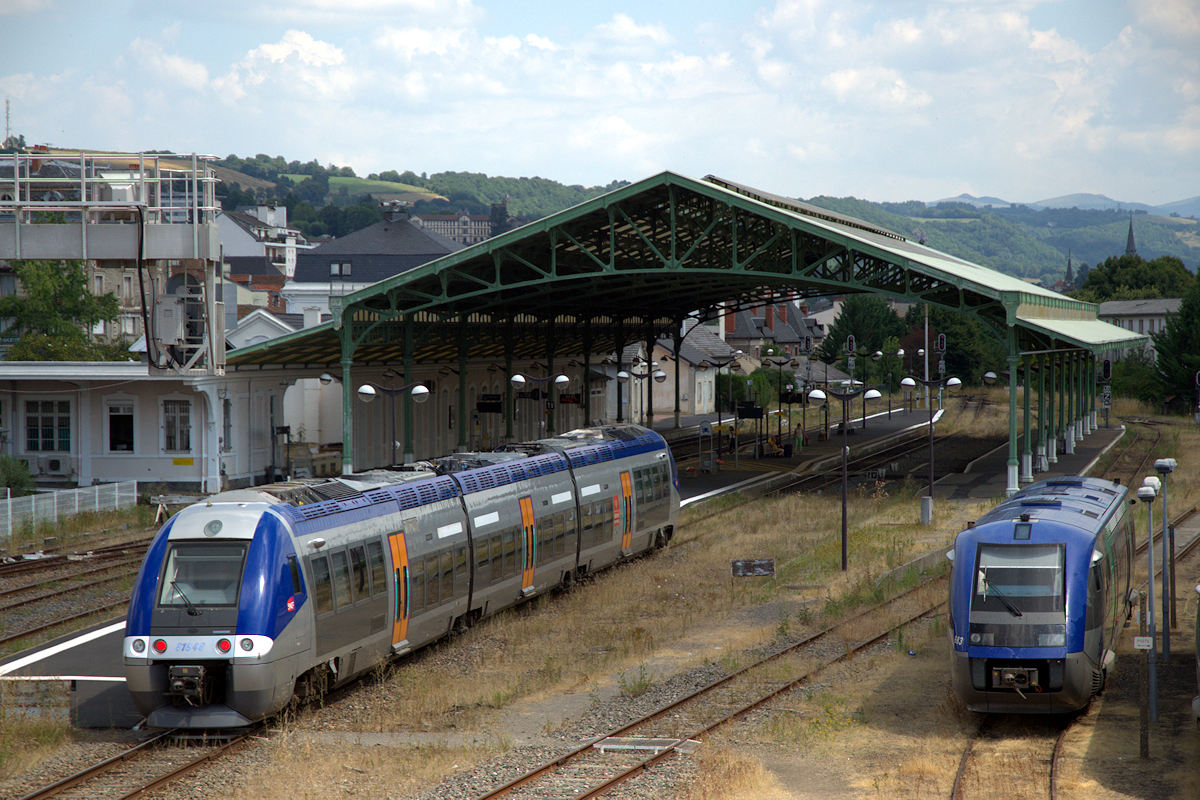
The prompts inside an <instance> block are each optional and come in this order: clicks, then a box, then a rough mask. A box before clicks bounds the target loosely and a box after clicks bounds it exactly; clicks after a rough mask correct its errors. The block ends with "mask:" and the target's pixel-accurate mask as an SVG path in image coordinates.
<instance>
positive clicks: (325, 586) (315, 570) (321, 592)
mask: <svg viewBox="0 0 1200 800" xmlns="http://www.w3.org/2000/svg"><path fill="white" fill-rule="evenodd" d="M308 565H309V567H311V568H312V574H313V581H314V582H315V583H316V588H315V590H314V592H313V595H314V598H315V600H316V602H317V613H318V614H325V613H328V612H330V611H333V582H332V581H331V580H330V576H329V559H328V558H326V557H325V556H317V557H316V558H313V559H311V560H309V562H308Z"/></svg>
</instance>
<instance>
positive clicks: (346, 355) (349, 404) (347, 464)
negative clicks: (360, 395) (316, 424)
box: [338, 323, 354, 475]
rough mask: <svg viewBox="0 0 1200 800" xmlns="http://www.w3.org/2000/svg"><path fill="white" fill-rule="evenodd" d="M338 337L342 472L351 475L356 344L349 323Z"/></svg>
mask: <svg viewBox="0 0 1200 800" xmlns="http://www.w3.org/2000/svg"><path fill="white" fill-rule="evenodd" d="M338 338H339V339H340V340H341V343H342V474H343V475H349V474H351V473H352V472H354V384H353V383H352V382H351V379H350V367H351V366H352V365H353V364H354V356H353V354H354V345H353V344H352V343H351V340H350V326H349V325H346V324H345V323H343V324H342V328H341V330H339V331H338Z"/></svg>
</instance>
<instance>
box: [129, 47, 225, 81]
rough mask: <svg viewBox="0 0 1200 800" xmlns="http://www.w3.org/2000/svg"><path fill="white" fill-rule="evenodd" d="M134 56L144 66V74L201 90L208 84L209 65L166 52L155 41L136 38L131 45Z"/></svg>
mask: <svg viewBox="0 0 1200 800" xmlns="http://www.w3.org/2000/svg"><path fill="white" fill-rule="evenodd" d="M129 49H130V51H132V53H133V57H134V59H135V60H136V61H138V63H139V64H140V65H141V66H142V69H143V70H144V72H143V73H142V74H143V75H145V76H147V77H152V78H153V82H154V83H157V82H159V81H160V80H161V81H165V82H166V83H167V84H174V85H176V86H183V87H185V88H188V89H192V90H193V91H200V90H202V89H204V88H205V87H206V86H207V85H208V67H206V66H204V64H202V63H200V62H199V61H193V60H192V59H189V58H184V57H183V56H178V55H173V54H171V53H167V52H165V51H164V50H163V49H162V47H161V46H160V45H159V44H158V43H157V42H155V41H151V40H148V39H135V40H134V41H133V43H132V44H130V46H129Z"/></svg>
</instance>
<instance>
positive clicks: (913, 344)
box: [901, 305, 1008, 383]
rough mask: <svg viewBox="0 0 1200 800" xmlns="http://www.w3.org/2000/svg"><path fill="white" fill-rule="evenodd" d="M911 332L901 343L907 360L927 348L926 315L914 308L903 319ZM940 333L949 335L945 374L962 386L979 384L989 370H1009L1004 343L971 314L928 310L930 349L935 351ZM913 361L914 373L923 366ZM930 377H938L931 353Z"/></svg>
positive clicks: (947, 310) (943, 309)
mask: <svg viewBox="0 0 1200 800" xmlns="http://www.w3.org/2000/svg"><path fill="white" fill-rule="evenodd" d="M904 322H905V325H906V326H907V327H908V333H907V334H906V335H905V336H904V338H903V340H902V341H901V344H902V346H903V347H904V349H905V351H906V352H907V356H906V359H907V358H912V359H915V358H916V354H917V350H918V349H919V348H922V347H924V346H925V312H924V309H923V306H920V305H915V306H913V307H912V308H910V309H909V311H908V315H907V316H906V317H905V318H904ZM939 333H944V334H946V355H945V359H946V374H947V375H948V376H954V377H956V378H958V379H959V380H961V381H962V382H963V383H979V382H980V381H981V380H982V379H983V373H985V372H987V371H988V370H993V371H996V372H999V371H1000V370H1002V369H1006V368H1007V366H1006V365H1007V363H1008V362H1007V356H1006V350H1005V347H1004V343H1003V342H1002V341H1001V340H1000V338H999V337H997V336H996V334H995V333H993V332H992V331H990V330H989V329H987V328H985V327H984V325H983V323H982V322H980V321H979V320H977V319H975V318H974V317H972V316H970V315H969V314H964V313H962V312H960V311H951V310H950V309H946V308H939V307H937V306H930V308H929V348H930V350H932V349H933V346H934V342H935V341H936V339H937V335H938V334H939ZM917 363H918V362H917V361H916V360H913V361H912V364H913V368H914V371H916V372H918V373H920V372H921V369H922V368H921V367H920V366H917ZM929 365H930V367H929V372H930V377H935V376H936V374H937V356H936V354H935V353H932V352H931V353H930V354H929Z"/></svg>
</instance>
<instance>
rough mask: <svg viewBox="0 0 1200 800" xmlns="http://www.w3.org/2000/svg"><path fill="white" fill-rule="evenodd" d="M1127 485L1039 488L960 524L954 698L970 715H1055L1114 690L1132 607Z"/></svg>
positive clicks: (1041, 484) (1086, 481)
mask: <svg viewBox="0 0 1200 800" xmlns="http://www.w3.org/2000/svg"><path fill="white" fill-rule="evenodd" d="M1127 496H1128V490H1127V489H1126V488H1125V487H1124V486H1121V485H1120V484H1119V483H1113V482H1111V481H1107V480H1101V479H1098V478H1080V477H1066V478H1057V479H1050V480H1043V481H1038V482H1037V483H1033V484H1030V485H1029V486H1027V487H1025V488H1024V489H1022V490H1021V491H1019V492H1017V493H1016V494H1014V495H1013V496H1012V497H1010V498H1009V499H1007V500H1006V501H1004V502H1003V503H1001V504H1000V505H998V506H997V507H996V508H994V509H992V510H991V511H989V512H988V513H987V514H986V515H984V516H983V517H981V518H980V519H979V520H978V521H976V522H975V524H974V525H972V526H969V527H968V528H967V529H966V530H964V531H961V532H960V533H959V534H958V536H957V537H955V540H954V549H953V550H952V551H950V552H949V553H947V554H946V555H947V557H948V558H949V559H950V560H951V562H952V565H953V566H952V569H951V577H950V639H951V644H952V645H953V651H952V667H951V675H952V683H953V687H954V692H955V694H956V695H957V696H958V697H959V698H961V699H962V701H963V703H964V704H966V706H967V708H969V709H970V710H972V711H984V712H1004V713H1014V712H1015V713H1035V714H1056V713H1065V712H1071V711H1076V710H1079V709H1081V708H1084V707H1086V706H1087V705H1088V704H1089V703H1090V702H1091V699H1092V698H1093V697H1094V696H1095V695H1096V694H1097V693H1099V692H1100V691H1101V689H1102V688H1103V687H1104V681H1105V678H1106V676H1107V671H1108V669H1109V667H1111V666H1112V664H1113V661H1114V658H1115V652H1114V651H1115V646H1116V640H1117V636H1118V635H1119V633H1120V627H1121V625H1122V624H1123V623H1124V621H1125V620H1126V619H1128V616H1129V613H1130V588H1131V587H1130V568H1131V565H1132V563H1133V548H1134V537H1133V519H1132V515H1131V514H1130V510H1129V505H1130V504H1129V502H1128V497H1127Z"/></svg>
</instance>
